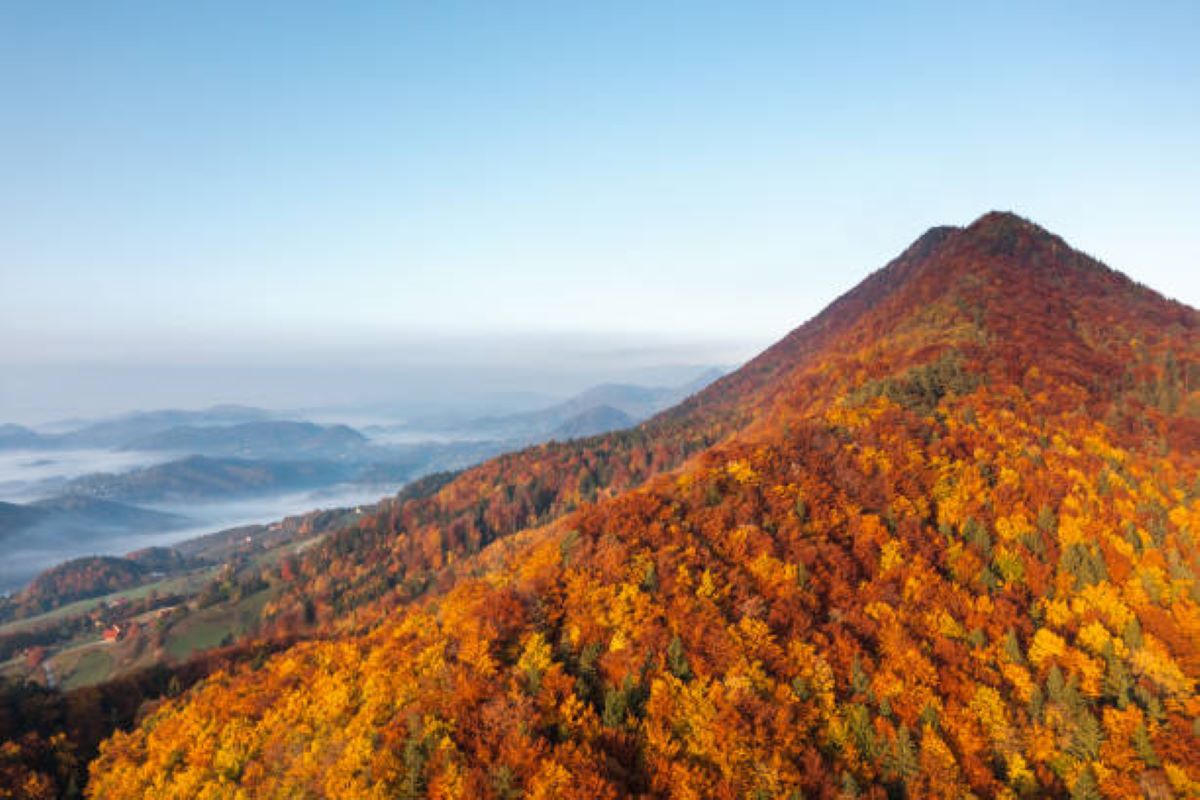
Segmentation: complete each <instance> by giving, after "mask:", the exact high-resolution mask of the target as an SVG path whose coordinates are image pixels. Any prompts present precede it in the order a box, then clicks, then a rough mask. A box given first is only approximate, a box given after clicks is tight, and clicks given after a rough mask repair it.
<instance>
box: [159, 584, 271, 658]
mask: <svg viewBox="0 0 1200 800" xmlns="http://www.w3.org/2000/svg"><path fill="white" fill-rule="evenodd" d="M274 595H275V590H274V589H266V590H264V591H261V592H258V593H256V594H252V595H250V596H249V597H246V598H244V599H243V600H242V601H241V602H239V603H237V604H236V605H232V606H226V605H217V606H213V607H212V608H206V609H203V610H201V611H196V612H193V613H191V614H189V615H187V616H186V617H184V618H183V619H181V620H180V621H179V622H177V623H175V624H174V625H172V626H171V629H170V630H169V631H168V632H167V641H166V650H167V654H168V655H169V656H171V658H173V659H176V660H179V661H182V660H183V659H185V658H187V657H188V656H190V655H192V654H194V653H197V652H199V651H201V650H207V649H208V648H210V647H217V646H218V645H220V644H221V643H222V642H223V641H224V640H225V638H226V637H230V638H237V637H238V636H240V635H241V634H243V633H245V632H246V631H248V630H250V629H252V628H253V627H254V626H255V625H256V624H258V620H259V618H260V616H261V615H262V610H263V606H265V605H266V604H267V601H268V600H270V599H271V598H272V597H273V596H274Z"/></svg>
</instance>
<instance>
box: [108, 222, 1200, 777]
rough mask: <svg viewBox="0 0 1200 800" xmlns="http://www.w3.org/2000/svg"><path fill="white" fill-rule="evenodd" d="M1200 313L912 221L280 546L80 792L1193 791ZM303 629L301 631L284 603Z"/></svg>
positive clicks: (1028, 232) (1091, 272) (1000, 242)
mask: <svg viewBox="0 0 1200 800" xmlns="http://www.w3.org/2000/svg"><path fill="white" fill-rule="evenodd" d="M1198 467H1200V313H1198V312H1197V311H1196V310H1194V309H1191V308H1189V307H1187V306H1184V305H1182V304H1179V303H1176V302H1173V301H1169V300H1167V299H1165V298H1163V297H1161V296H1160V295H1158V294H1156V293H1154V292H1153V291H1151V290H1150V289H1148V288H1146V287H1142V286H1139V285H1137V284H1135V283H1133V282H1132V281H1130V280H1129V279H1128V278H1126V277H1124V276H1123V275H1121V274H1120V273H1117V272H1115V271H1113V270H1111V269H1109V268H1108V267H1106V266H1104V265H1102V264H1100V263H1099V262H1097V261H1095V260H1094V259H1091V258H1089V257H1087V256H1086V255H1084V254H1082V253H1080V252H1078V251H1076V250H1073V249H1072V248H1071V247H1069V246H1068V245H1067V244H1066V243H1065V242H1063V241H1062V240H1061V239H1059V238H1058V237H1056V236H1053V235H1052V234H1050V233H1048V232H1047V231H1045V230H1043V229H1041V228H1039V227H1037V226H1036V225H1033V224H1032V223H1030V222H1028V221H1026V220H1023V219H1021V218H1019V217H1016V216H1014V215H1011V214H1003V213H992V214H988V215H985V216H984V217H982V218H980V219H979V220H977V221H975V222H974V223H972V224H971V225H969V226H967V227H965V228H951V227H944V228H936V229H933V230H931V231H930V232H928V233H926V234H925V235H924V236H922V237H921V238H919V239H918V240H917V241H916V242H915V243H914V244H913V245H912V246H911V247H909V248H908V249H907V250H906V251H905V252H904V253H903V254H902V255H901V256H900V257H899V258H897V259H896V260H894V261H893V262H891V263H890V264H888V265H887V266H886V267H884V268H883V269H881V270H880V271H878V272H876V273H874V274H873V275H872V276H870V277H869V278H867V279H866V280H865V281H864V282H863V283H862V284H860V285H859V286H857V287H856V288H854V289H853V290H851V291H850V292H849V293H847V294H846V295H844V296H843V297H841V298H839V299H838V300H837V301H835V302H834V303H833V304H832V305H831V306H830V307H829V308H827V309H826V310H825V311H823V312H822V313H821V314H819V315H818V316H816V317H815V318H813V319H812V320H810V321H809V322H807V323H805V324H804V325H802V326H801V327H800V328H798V329H796V330H795V331H793V332H792V333H791V334H789V335H788V336H786V337H785V338H784V339H782V340H781V341H780V342H779V343H777V344H776V345H774V346H773V347H771V348H770V349H768V350H767V351H765V352H764V353H763V354H762V355H760V356H759V357H758V358H756V359H754V360H753V361H751V362H749V363H748V364H747V365H745V366H744V367H743V368H741V369H740V370H738V371H736V372H734V373H731V374H730V375H727V376H725V377H724V378H722V379H720V380H718V381H716V382H715V383H714V384H712V385H711V386H709V387H707V388H706V389H704V390H703V391H701V392H700V393H698V394H697V395H695V396H693V397H691V398H689V399H688V400H686V401H685V402H683V403H682V404H681V405H679V406H677V407H675V408H673V409H670V410H667V411H665V412H663V413H661V414H659V415H657V416H656V417H654V418H652V419H651V420H649V421H647V422H645V423H643V424H642V425H640V426H638V427H637V428H634V429H633V430H630V431H621V432H617V433H611V434H605V435H601V436H597V437H592V438H589V439H582V440H576V441H572V442H565V443H551V444H547V445H542V446H538V447H534V448H530V449H527V450H524V451H521V452H518V453H513V454H509V455H505V456H501V457H499V458H497V459H493V460H491V461H489V462H486V463H484V464H482V465H480V466H478V467H475V468H473V469H470V470H466V471H464V472H461V473H458V474H456V475H444V476H435V477H433V478H430V479H427V480H426V481H423V482H419V483H418V484H416V485H414V486H412V487H410V488H409V489H407V490H406V491H405V492H403V493H402V494H401V495H400V496H398V497H396V498H394V499H392V500H390V501H386V502H384V503H381V504H380V505H379V506H378V507H377V509H376V511H375V513H374V514H372V515H370V516H368V517H366V518H364V519H362V520H361V521H359V522H358V523H356V524H355V525H353V526H351V527H349V528H347V529H345V530H343V531H341V532H340V533H338V534H337V535H334V536H331V537H329V538H328V539H326V540H325V541H324V542H323V543H322V544H320V545H319V546H317V547H313V548H311V549H309V550H307V551H306V552H305V554H304V557H303V559H301V560H300V561H299V563H297V564H295V565H294V566H295V570H294V577H293V585H292V588H291V589H290V590H289V592H287V593H285V594H283V595H282V596H281V597H280V598H279V599H278V600H277V601H275V602H273V603H272V604H271V605H270V606H269V607H268V609H267V610H266V618H267V620H268V621H271V620H273V621H274V624H275V625H277V626H278V628H279V629H280V630H281V631H284V630H295V624H296V622H295V621H296V620H298V619H300V618H301V617H307V618H310V619H313V620H315V621H316V623H317V628H316V629H315V630H314V631H313V635H314V636H315V637H316V638H315V639H314V640H313V641H309V642H304V643H300V644H296V645H294V646H292V647H290V648H289V649H287V650H285V651H283V652H280V653H278V654H276V655H274V656H271V657H270V658H266V659H264V660H262V661H261V663H254V664H250V665H246V666H243V667H239V668H235V669H231V670H223V671H219V672H217V673H214V674H213V675H212V676H211V677H210V678H209V679H207V680H206V681H203V682H201V683H200V684H198V685H197V686H196V687H194V688H193V689H191V690H190V691H188V692H187V693H185V694H183V695H182V696H180V697H178V698H175V699H170V700H167V701H165V702H164V703H162V704H161V705H160V706H158V707H157V708H156V709H155V710H154V711H153V712H152V713H151V714H150V715H149V716H148V717H147V718H146V719H145V720H144V721H143V722H142V724H141V725H139V726H138V727H136V728H134V729H133V730H131V731H129V732H117V733H115V734H114V735H113V736H112V737H111V738H110V739H109V740H108V741H107V742H105V743H104V744H103V745H102V747H101V749H100V755H99V757H98V758H97V759H96V760H95V761H94V762H93V763H92V765H91V767H90V783H89V787H88V791H89V792H90V793H91V795H92V796H95V797H106V798H109V797H112V798H122V797H143V796H147V795H156V796H179V797H185V796H199V795H204V794H209V795H213V796H222V795H233V794H235V793H238V792H242V793H245V794H246V795H247V796H338V797H395V796H399V797H424V796H430V797H456V796H457V797H497V798H504V797H515V796H529V797H546V798H549V797H554V798H576V797H577V798H604V797H610V798H616V797H626V796H641V797H680V798H683V797H689V798H690V797H729V798H733V797H830V798H832V797H855V796H866V797H878V798H884V797H905V796H907V797H967V796H988V797H993V796H994V797H1021V796H1038V797H1043V796H1050V797H1067V796H1070V797H1078V798H1090V797H1129V796H1151V797H1171V796H1183V797H1188V796H1197V795H1198V794H1200V723H1198V722H1197V720H1198V719H1200V697H1198V696H1197V693H1196V681H1197V680H1198V679H1200V584H1198V583H1197V580H1196V575H1197V570H1200V551H1198V548H1197V542H1196V539H1195V537H1196V536H1197V535H1198V534H1200V471H1198ZM301 608H303V609H305V611H304V613H301V612H300V609H301Z"/></svg>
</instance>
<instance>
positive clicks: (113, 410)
mask: <svg viewBox="0 0 1200 800" xmlns="http://www.w3.org/2000/svg"><path fill="white" fill-rule="evenodd" d="M760 346H761V344H760V343H758V342H749V343H744V342H743V343H739V342H682V341H676V342H667V341H660V342H657V343H655V342H647V343H646V344H645V345H644V346H635V345H633V344H632V343H629V342H619V341H617V340H616V339H615V338H614V337H605V338H595V337H593V338H586V339H585V338H579V337H575V338H570V337H565V338H564V337H555V338H552V337H549V336H540V337H539V336H528V337H524V338H518V337H508V338H505V339H499V340H498V339H496V338H493V339H490V340H484V339H482V338H481V339H469V338H464V337H456V338H454V339H451V340H447V341H442V342H436V341H428V342H426V344H425V346H424V347H417V346H413V345H410V346H408V347H406V348H404V349H397V350H394V351H391V352H385V351H382V350H381V349H379V348H371V349H367V348H362V349H360V350H358V351H350V350H348V351H347V352H345V353H343V354H341V355H340V356H338V355H334V354H331V353H329V352H323V353H304V352H298V351H292V350H283V349H281V350H280V351H278V352H277V353H272V352H271V351H269V350H267V351H262V352H259V353H254V354H251V353H248V352H243V353H242V354H241V356H240V357H239V358H233V357H230V356H229V355H227V354H215V355H211V354H210V355H208V356H206V357H204V358H189V357H188V356H187V355H186V354H184V355H181V356H178V357H177V358H176V359H175V360H171V359H170V358H163V357H161V356H159V357H158V358H155V359H141V360H139V359H134V358H125V359H121V358H118V357H113V358H110V359H105V360H100V359H93V360H82V359H69V358H57V359H55V358H50V359H46V360H44V361H38V362H35V361H29V362H24V363H22V362H18V363H10V364H8V365H5V366H4V372H5V380H4V381H3V383H0V424H3V423H17V424H21V425H29V426H35V427H36V426H39V425H47V424H51V423H58V422H62V421H67V420H71V419H95V418H99V417H105V416H113V415H118V414H123V413H128V412H133V411H149V410H156V409H165V408H173V409H174V408H177V409H201V408H207V407H209V406H214V405H226V404H229V405H248V406H257V407H262V408H267V409H270V410H272V411H279V412H281V413H290V414H291V415H293V416H300V417H305V418H314V419H322V420H325V421H340V422H345V423H347V424H368V423H370V422H381V421H386V420H391V421H396V420H399V419H403V418H405V417H413V416H420V415H427V414H431V413H434V412H437V411H443V412H446V413H459V414H468V415H469V414H480V415H483V414H489V413H495V412H506V411H511V410H524V409H531V408H536V407H540V406H542V405H547V404H549V403H551V402H555V401H557V400H559V399H562V398H565V397H568V396H570V395H572V394H575V393H577V392H580V391H582V390H584V389H587V388H590V387H591V386H594V385H597V384H601V383H633V384H640V385H646V386H676V385H681V384H684V383H687V382H689V381H690V380H692V379H693V378H694V377H696V376H697V375H698V374H700V373H701V372H704V371H705V370H708V369H712V368H714V367H716V368H730V367H733V366H735V365H737V364H739V363H741V361H743V360H745V359H746V358H748V357H750V356H752V355H753V354H754V353H755V352H756V351H757V350H758V349H759V348H760Z"/></svg>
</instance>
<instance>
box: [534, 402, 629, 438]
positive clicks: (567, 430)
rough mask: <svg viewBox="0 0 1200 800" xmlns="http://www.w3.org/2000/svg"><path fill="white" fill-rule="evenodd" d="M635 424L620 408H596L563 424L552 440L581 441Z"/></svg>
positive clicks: (583, 412) (556, 430)
mask: <svg viewBox="0 0 1200 800" xmlns="http://www.w3.org/2000/svg"><path fill="white" fill-rule="evenodd" d="M634 423H635V420H634V418H633V417H631V416H629V415H628V414H626V413H625V412H624V411H622V410H621V409H619V408H613V407H612V406H608V405H602V406H594V407H593V408H589V409H587V410H586V411H581V412H579V413H578V414H576V415H575V416H573V417H571V418H570V419H568V420H566V421H565V422H563V424H561V425H559V426H558V427H557V428H555V429H554V430H553V431H552V432H551V434H550V438H551V439H580V438H583V437H586V436H596V435H598V434H601V433H608V432H609V431H616V430H621V429H622V428H630V427H632V426H633V425H634Z"/></svg>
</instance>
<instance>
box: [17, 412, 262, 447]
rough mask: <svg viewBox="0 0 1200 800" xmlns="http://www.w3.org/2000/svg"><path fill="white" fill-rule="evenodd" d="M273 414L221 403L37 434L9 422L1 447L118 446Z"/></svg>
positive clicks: (64, 425)
mask: <svg viewBox="0 0 1200 800" xmlns="http://www.w3.org/2000/svg"><path fill="white" fill-rule="evenodd" d="M274 416H275V415H274V414H273V413H272V412H270V411H266V410H264V409H261V408H251V407H247V406H236V405H222V406H213V407H212V408H207V409H202V410H199V411H183V410H177V409H164V410H161V411H136V412H132V413H129V414H122V415H120V416H117V417H112V418H109V419H102V420H94V421H87V420H80V421H75V422H69V423H62V424H60V425H59V426H56V427H59V428H60V431H59V432H57V433H38V432H37V431H34V430H31V429H29V428H26V427H24V426H21V425H12V424H8V425H2V426H0V449H17V448H40V449H64V448H117V447H122V446H124V445H126V444H128V443H129V442H131V441H133V440H135V439H139V438H143V437H147V436H151V435H153V434H155V433H161V432H162V431H166V430H170V429H171V428H177V427H180V426H195V427H201V426H210V425H225V426H228V425H240V424H244V423H250V422H263V421H267V420H270V419H272V418H274ZM61 428H66V430H61Z"/></svg>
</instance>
